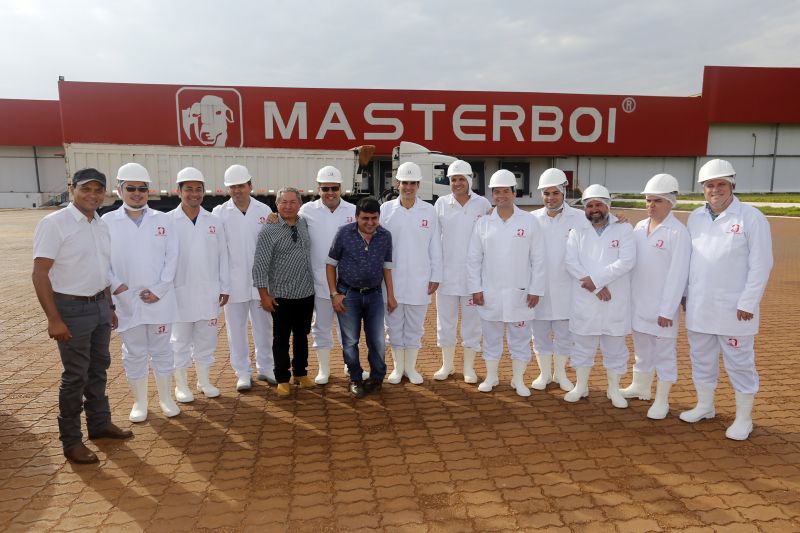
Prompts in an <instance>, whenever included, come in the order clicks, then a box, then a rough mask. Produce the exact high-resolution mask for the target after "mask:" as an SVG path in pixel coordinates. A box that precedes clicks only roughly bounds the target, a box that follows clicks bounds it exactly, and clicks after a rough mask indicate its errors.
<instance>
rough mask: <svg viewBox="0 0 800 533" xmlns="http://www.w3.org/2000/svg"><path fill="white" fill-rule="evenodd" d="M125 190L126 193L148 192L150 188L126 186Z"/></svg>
mask: <svg viewBox="0 0 800 533" xmlns="http://www.w3.org/2000/svg"><path fill="white" fill-rule="evenodd" d="M125 190H126V191H128V192H137V191H138V192H149V191H150V187H148V186H147V185H139V186H138V187H137V186H136V185H126V186H125Z"/></svg>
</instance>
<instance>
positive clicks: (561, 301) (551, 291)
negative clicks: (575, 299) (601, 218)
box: [531, 203, 591, 320]
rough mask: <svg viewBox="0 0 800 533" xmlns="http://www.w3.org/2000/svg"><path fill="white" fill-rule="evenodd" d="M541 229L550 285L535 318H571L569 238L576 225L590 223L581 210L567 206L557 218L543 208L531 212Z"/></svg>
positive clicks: (571, 283) (571, 284)
mask: <svg viewBox="0 0 800 533" xmlns="http://www.w3.org/2000/svg"><path fill="white" fill-rule="evenodd" d="M531 214H532V215H533V217H534V218H535V219H536V220H537V221H538V222H539V225H540V226H541V228H542V235H543V238H544V245H545V249H546V250H547V254H546V255H547V287H546V288H545V294H544V296H543V297H542V298H541V299H540V300H539V304H538V305H537V306H536V320H568V319H569V306H570V301H571V293H572V286H573V284H574V280H573V279H572V276H570V274H569V272H567V269H566V268H565V267H564V254H566V252H567V238H568V237H569V232H570V230H572V229H573V228H582V227H586V226H590V225H591V224H590V222H589V221H588V220H586V215H585V214H584V213H583V211H581V210H580V209H575V208H574V207H570V206H568V205H567V204H566V203H564V208H563V210H562V211H561V213H559V214H558V215H556V216H555V217H549V216H547V208H545V207H543V208H541V209H537V210H536V211H534V212H533V213H531Z"/></svg>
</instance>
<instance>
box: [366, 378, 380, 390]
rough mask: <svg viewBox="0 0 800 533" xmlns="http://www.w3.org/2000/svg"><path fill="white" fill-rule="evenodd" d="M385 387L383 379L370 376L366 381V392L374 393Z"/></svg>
mask: <svg viewBox="0 0 800 533" xmlns="http://www.w3.org/2000/svg"><path fill="white" fill-rule="evenodd" d="M382 387H383V380H379V379H373V378H369V379H367V380H366V381H364V392H365V393H366V394H372V393H373V392H380V390H381V388H382Z"/></svg>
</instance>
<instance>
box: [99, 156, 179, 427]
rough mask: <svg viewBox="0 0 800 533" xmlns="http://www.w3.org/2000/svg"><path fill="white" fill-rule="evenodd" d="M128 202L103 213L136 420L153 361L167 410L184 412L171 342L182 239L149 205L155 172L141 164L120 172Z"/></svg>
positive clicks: (143, 407)
mask: <svg viewBox="0 0 800 533" xmlns="http://www.w3.org/2000/svg"><path fill="white" fill-rule="evenodd" d="M117 180H118V181H119V187H118V191H119V195H120V197H121V198H122V206H120V207H119V209H117V210H116V211H112V212H110V213H106V214H105V215H103V221H104V222H105V223H106V224H108V229H109V231H110V233H111V292H112V294H113V298H114V303H115V305H116V308H117V318H118V319H119V326H118V327H117V331H118V332H119V334H120V336H121V337H122V363H123V366H124V368H125V375H126V376H127V377H128V383H130V387H131V391H132V392H133V397H134V404H133V408H132V409H131V413H130V416H129V418H130V420H131V422H143V421H144V420H146V419H147V374H148V367H149V366H150V365H152V367H153V374H154V377H155V382H156V388H157V389H158V398H159V403H160V406H161V411H162V412H163V413H164V414H165V415H166V416H168V417H172V416H176V415H178V414H179V413H180V412H181V410H180V408H179V407H178V404H176V403H175V400H174V399H173V398H172V374H173V371H174V365H173V356H172V349H171V348H170V345H169V339H170V333H171V329H172V322H173V321H174V320H175V314H176V312H177V307H176V304H175V289H174V287H173V281H174V279H175V269H176V267H177V264H178V241H177V239H176V236H175V233H174V231H173V229H174V228H173V225H172V219H171V218H170V217H169V216H168V215H167V214H166V213H162V212H160V211H156V210H155V209H150V208H149V207H148V206H147V199H148V196H149V191H150V175H149V174H148V172H147V170H146V169H145V168H144V167H143V166H142V165H139V164H137V163H127V164H125V165H122V166H121V167H120V169H119V171H118V173H117Z"/></svg>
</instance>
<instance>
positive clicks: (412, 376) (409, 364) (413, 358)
mask: <svg viewBox="0 0 800 533" xmlns="http://www.w3.org/2000/svg"><path fill="white" fill-rule="evenodd" d="M417 354H419V348H406V360H405V363H404V365H403V368H404V370H405V371H404V372H403V375H404V376H406V377H407V378H408V381H410V382H411V383H413V384H414V385H419V384H420V383H422V381H423V379H422V374H420V373H419V372H417V368H416V367H417Z"/></svg>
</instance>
